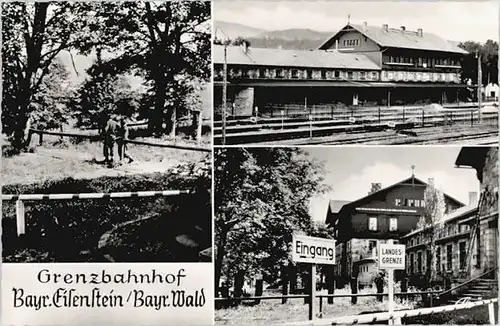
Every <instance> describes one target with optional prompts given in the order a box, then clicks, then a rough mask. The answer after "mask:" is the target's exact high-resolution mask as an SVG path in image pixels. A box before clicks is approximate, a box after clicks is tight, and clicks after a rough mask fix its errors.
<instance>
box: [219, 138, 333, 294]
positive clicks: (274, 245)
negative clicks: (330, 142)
mask: <svg viewBox="0 0 500 326" xmlns="http://www.w3.org/2000/svg"><path fill="white" fill-rule="evenodd" d="M214 160H215V163H214V166H215V179H214V187H215V192H216V196H215V241H216V259H215V268H216V270H215V284H216V290H217V291H218V288H219V283H220V279H221V277H222V276H225V277H226V278H227V279H228V280H229V279H231V278H232V277H235V276H237V275H238V276H239V277H240V278H241V277H242V275H243V276H244V275H245V274H246V275H247V276H248V277H252V276H254V275H256V274H262V275H263V276H264V279H265V280H266V281H268V282H272V281H275V280H276V279H277V278H278V277H279V274H280V269H281V267H282V266H286V265H288V264H289V263H290V261H289V252H290V250H289V249H290V245H291V240H292V234H293V233H294V232H304V233H309V232H310V231H311V229H312V227H313V226H312V220H311V217H310V215H309V212H308V206H309V199H310V198H311V196H313V195H314V194H315V193H319V192H322V191H324V190H325V189H326V187H325V186H324V185H323V184H322V181H323V177H322V164H320V163H319V162H316V161H315V160H313V159H311V158H310V157H308V155H307V153H305V152H303V151H302V150H300V149H298V148H258V149H257V148H255V149H251V150H249V149H246V148H234V149H218V150H216V151H215V158H214ZM235 290H236V289H235ZM216 293H217V292H216Z"/></svg>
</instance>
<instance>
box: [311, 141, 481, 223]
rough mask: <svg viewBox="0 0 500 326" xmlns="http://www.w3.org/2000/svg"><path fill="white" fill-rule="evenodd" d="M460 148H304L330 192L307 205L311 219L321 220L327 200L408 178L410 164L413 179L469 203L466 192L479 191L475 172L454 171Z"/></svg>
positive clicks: (353, 195) (352, 197) (360, 194)
mask: <svg viewBox="0 0 500 326" xmlns="http://www.w3.org/2000/svg"><path fill="white" fill-rule="evenodd" d="M460 149H461V147H456V146H448V147H443V146H441V147H435V146H425V147H420V146H419V147H398V146H391V147H387V146H385V147H378V146H377V147H329V148H325V147H323V148H311V147H310V148H307V149H306V151H307V152H309V154H310V156H311V157H313V158H315V159H317V160H320V161H323V162H324V164H325V171H326V176H325V184H327V185H329V186H330V187H331V190H330V191H329V192H327V193H325V194H323V195H321V196H315V197H313V199H312V200H311V202H310V213H311V216H312V217H313V219H314V220H316V221H324V220H325V218H326V211H327V208H328V202H329V200H330V199H334V200H348V201H352V200H356V199H359V198H361V197H364V196H366V195H367V194H368V192H369V191H370V189H371V184H372V183H382V187H383V188H385V187H388V186H390V185H392V184H394V183H397V182H399V181H402V180H404V179H406V178H409V177H410V176H411V174H412V168H411V166H412V165H415V177H417V178H419V179H421V180H422V181H425V182H427V181H428V179H429V178H434V183H435V185H436V186H437V187H438V188H440V189H441V190H443V191H444V192H445V193H447V194H448V195H450V196H452V197H454V198H456V199H458V200H460V201H461V202H463V203H464V204H468V203H469V192H470V191H476V192H479V181H478V180H477V178H476V170H474V169H467V168H456V167H455V160H456V158H457V156H458V153H459V152H460Z"/></svg>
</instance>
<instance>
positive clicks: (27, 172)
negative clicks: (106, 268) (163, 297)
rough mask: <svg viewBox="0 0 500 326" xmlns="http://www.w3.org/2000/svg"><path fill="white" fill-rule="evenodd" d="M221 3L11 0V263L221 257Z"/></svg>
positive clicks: (6, 175) (5, 118) (5, 172)
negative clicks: (217, 121)
mask: <svg viewBox="0 0 500 326" xmlns="http://www.w3.org/2000/svg"><path fill="white" fill-rule="evenodd" d="M211 35H212V26H211V3H210V2H202V1H192V2H109V3H107V2H106V3H105V2H102V3H101V2H76V3H73V2H30V3H22V2H10V3H3V4H2V38H3V43H2V57H3V58H2V68H3V69H2V77H3V84H2V85H3V87H2V88H3V93H2V161H3V162H2V230H3V232H2V244H3V246H2V247H3V253H2V257H3V261H4V262H9V263H14V262H19V263H22V262H211V260H212V259H211V245H212V208H211V207H212V206H211V202H212V199H211V175H212V170H211V166H212V162H211V161H212V157H211V151H212V149H211V143H212V136H211V114H212V104H211V92H212V86H211V51H210V49H211Z"/></svg>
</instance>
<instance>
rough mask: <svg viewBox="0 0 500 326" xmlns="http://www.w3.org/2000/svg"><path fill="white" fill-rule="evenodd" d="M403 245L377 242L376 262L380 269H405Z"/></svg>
mask: <svg viewBox="0 0 500 326" xmlns="http://www.w3.org/2000/svg"><path fill="white" fill-rule="evenodd" d="M405 256H406V247H405V245H396V244H379V248H378V263H379V268H381V269H388V268H393V269H405Z"/></svg>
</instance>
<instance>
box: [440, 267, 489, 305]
mask: <svg viewBox="0 0 500 326" xmlns="http://www.w3.org/2000/svg"><path fill="white" fill-rule="evenodd" d="M497 269H498V267H495V268H493V269H490V270H489V271H487V272H485V273H483V274H481V275H479V276H476V277H474V278H473V279H470V280H468V281H466V282H464V283H461V284H459V285H457V286H455V287H452V288H451V289H448V290H445V291H443V292H441V293H439V295H438V296H437V299H439V297H441V296H443V295H445V294H448V293H451V292H453V291H455V290H457V289H459V288H461V287H464V286H465V285H468V284H470V283H472V282H474V281H476V280H478V279H480V278H481V277H484V276H486V275H488V274H490V273H493V272H494V271H496V270H497Z"/></svg>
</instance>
